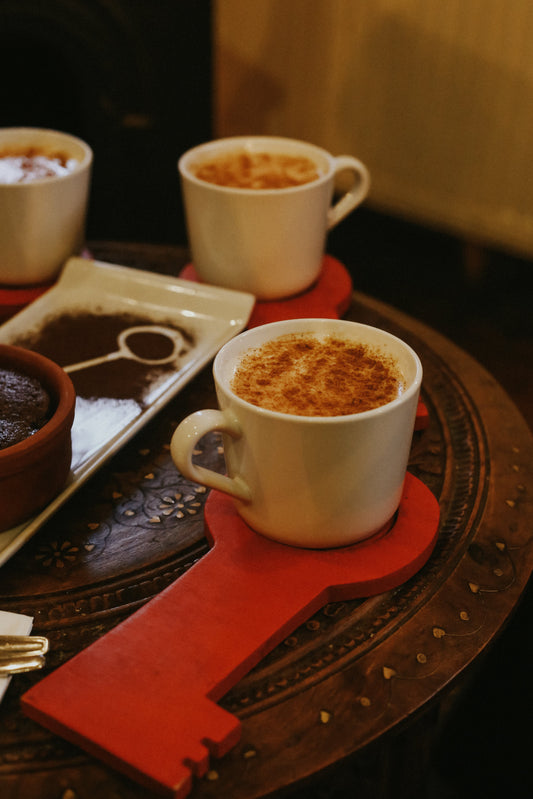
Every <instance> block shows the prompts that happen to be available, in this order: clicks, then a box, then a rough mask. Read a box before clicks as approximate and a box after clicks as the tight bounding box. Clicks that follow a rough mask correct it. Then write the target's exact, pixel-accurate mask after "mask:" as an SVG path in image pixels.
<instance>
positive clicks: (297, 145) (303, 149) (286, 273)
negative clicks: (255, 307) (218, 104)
mask: <svg viewBox="0 0 533 799" xmlns="http://www.w3.org/2000/svg"><path fill="white" fill-rule="evenodd" d="M238 151H244V152H247V153H264V152H267V153H273V154H282V155H289V156H304V157H307V158H309V159H310V160H311V161H312V162H313V163H314V164H315V165H316V167H317V171H318V174H319V177H318V178H316V179H315V180H313V181H311V182H309V183H305V184H303V185H299V186H292V187H289V188H273V189H248V188H232V187H228V186H219V185H214V184H212V183H208V182H206V181H204V180H200V179H199V178H197V177H196V176H195V173H194V169H195V167H196V166H197V165H198V164H200V163H202V162H204V161H206V160H208V159H209V160H211V159H212V158H216V157H219V156H224V155H226V154H228V153H232V152H238ZM178 169H179V173H180V177H181V187H182V194H183V199H184V206H185V216H186V223H187V231H188V239H189V246H190V249H191V253H192V260H193V263H194V266H195V269H196V272H197V273H198V275H199V277H200V279H201V280H203V281H204V282H205V283H212V284H214V285H218V286H224V287H226V288H231V289H237V290H240V291H247V292H249V293H251V294H254V295H255V296H256V297H257V298H258V299H262V300H271V299H277V298H281V297H289V296H291V295H293V294H297V293H298V292H301V291H303V290H304V289H307V288H309V287H310V286H311V285H312V284H313V282H314V281H315V280H316V279H317V277H318V275H319V274H320V269H321V265H322V258H323V255H324V248H325V242H326V236H327V232H328V230H330V229H331V228H333V227H334V226H335V225H337V224H338V223H339V222H340V221H341V220H342V219H344V217H345V216H347V215H348V214H349V213H350V212H351V211H353V209H354V208H355V207H356V206H358V205H359V204H360V203H361V202H362V201H363V200H364V199H365V197H366V195H367V194H368V190H369V187H370V177H369V174H368V170H367V169H366V167H365V166H364V164H362V163H361V161H358V160H357V159H356V158H353V157H352V156H348V155H343V156H338V157H334V156H332V155H330V153H328V152H327V151H326V150H323V149H322V148H320V147H316V146H315V145H313V144H308V143H306V142H301V141H297V140H296V139H286V138H281V137H275V136H237V137H232V138H228V139H219V140H216V141H212V142H208V143H206V144H202V145H199V146H198V147H194V148H193V149H192V150H189V151H188V152H186V153H185V154H184V155H183V156H182V157H181V158H180V159H179V161H178ZM341 173H342V178H343V181H342V182H343V186H346V185H348V188H346V189H343V193H342V196H341V197H340V198H339V199H337V200H336V202H335V203H334V204H333V205H332V199H333V195H334V189H335V180H336V177H337V178H338V177H339V176H340V175H341ZM348 175H350V176H351V179H350V180H348V179H347V176H348Z"/></svg>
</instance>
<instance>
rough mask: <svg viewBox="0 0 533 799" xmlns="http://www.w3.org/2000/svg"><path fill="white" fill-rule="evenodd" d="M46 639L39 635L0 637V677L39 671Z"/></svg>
mask: <svg viewBox="0 0 533 799" xmlns="http://www.w3.org/2000/svg"><path fill="white" fill-rule="evenodd" d="M47 652H48V639H47V638H44V637H43V636H39V635H0V677H10V676H11V675H12V674H21V673H22V672H25V671H33V670H34V669H40V668H42V667H43V666H44V664H45V654H46V653H47Z"/></svg>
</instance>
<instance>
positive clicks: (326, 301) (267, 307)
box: [180, 255, 353, 327]
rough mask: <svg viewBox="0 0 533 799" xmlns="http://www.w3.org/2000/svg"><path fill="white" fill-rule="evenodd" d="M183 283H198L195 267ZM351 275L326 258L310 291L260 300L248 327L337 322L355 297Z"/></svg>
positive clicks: (189, 267) (187, 269) (188, 270)
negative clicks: (300, 321) (291, 321)
mask: <svg viewBox="0 0 533 799" xmlns="http://www.w3.org/2000/svg"><path fill="white" fill-rule="evenodd" d="M180 277H181V278H183V279H184V280H194V281H197V280H198V276H197V274H196V271H195V269H194V266H193V265H192V264H188V265H187V266H186V267H185V268H184V269H183V271H182V272H181V274H180ZM352 290H353V286H352V279H351V277H350V273H349V272H348V270H347V269H346V267H345V266H344V264H342V263H341V262H340V261H339V260H337V259H336V258H333V256H331V255H325V256H324V262H323V266H322V271H321V272H320V275H319V277H318V280H317V281H316V283H314V284H313V285H312V286H311V287H310V288H309V289H308V290H307V291H304V292H302V293H301V294H297V295H295V296H294V297H286V298H284V299H281V300H258V301H257V302H256V304H255V307H254V309H253V311H252V315H251V317H250V320H249V322H248V327H257V326H258V325H264V324H267V323H268V322H279V321H281V320H283V319H305V318H309V319H311V318H313V317H315V318H321V319H322V318H324V319H338V318H339V317H340V316H342V315H343V314H344V313H345V311H346V310H347V308H348V307H349V305H350V300H351V296H352Z"/></svg>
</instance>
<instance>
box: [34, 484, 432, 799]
mask: <svg viewBox="0 0 533 799" xmlns="http://www.w3.org/2000/svg"><path fill="white" fill-rule="evenodd" d="M205 521H206V528H207V529H206V532H207V535H208V539H209V540H210V542H211V544H212V546H211V549H210V550H209V551H208V553H207V554H206V555H204V557H203V558H201V559H200V560H199V561H198V562H197V563H196V564H195V565H194V566H193V567H192V568H190V569H189V570H188V571H187V572H186V573H185V574H184V575H183V576H182V577H181V578H180V579H179V580H177V581H176V582H174V583H173V584H172V585H170V586H169V587H168V588H167V589H166V590H165V591H163V592H162V593H161V594H159V595H158V596H157V597H155V598H154V599H153V600H151V601H150V602H149V603H147V604H146V605H144V607H142V608H141V609H140V610H139V611H137V612H136V613H135V614H133V615H132V616H130V617H129V618H128V619H127V620H126V621H124V622H123V623H122V624H120V625H118V626H117V627H115V628H114V629H112V630H111V631H110V632H108V633H107V634H106V635H105V636H103V637H102V638H100V639H99V640H97V641H96V642H95V643H94V644H92V645H91V646H89V647H88V648H87V649H85V650H84V651H82V652H81V653H80V654H78V655H77V656H75V657H74V658H72V659H71V660H70V661H68V662H67V663H65V664H64V665H63V666H61V667H60V668H59V669H57V670H56V671H54V672H53V673H52V674H50V675H49V676H48V677H46V678H45V679H44V680H42V681H41V682H40V683H37V685H36V686H34V687H33V688H32V689H30V690H29V691H28V692H27V693H26V694H25V695H24V696H23V697H22V700H21V701H22V707H23V710H24V711H25V712H26V713H27V715H29V716H30V717H32V718H33V719H35V720H36V721H39V722H40V723H41V724H43V725H44V726H46V727H48V728H49V729H50V730H52V731H53V732H55V733H57V734H59V735H62V736H64V737H65V738H67V739H69V740H71V741H72V742H74V743H76V744H78V745H79V746H81V747H83V748H85V749H86V750H87V751H89V752H90V753H92V754H93V755H95V756H97V757H100V758H101V759H102V760H104V761H105V762H107V763H109V764H111V765H112V766H114V767H115V768H117V769H119V770H121V771H123V772H125V773H126V774H128V775H129V776H131V777H133V778H135V779H137V780H138V781H139V782H141V783H142V784H144V785H146V786H148V787H150V788H152V789H155V790H158V791H161V792H166V793H168V794H170V795H174V796H175V797H184V796H185V795H186V794H187V793H188V792H189V790H190V788H191V785H192V777H193V775H198V776H201V775H202V774H204V773H205V772H206V770H207V768H208V765H209V756H210V755H213V756H215V757H220V756H222V755H224V754H225V753H226V752H228V751H229V750H230V749H231V748H232V747H233V746H234V745H235V744H236V743H237V741H238V739H239V734H240V722H239V720H238V719H237V718H236V717H235V716H233V715H232V714H231V713H229V712H227V711H225V710H223V709H222V708H220V707H219V706H218V705H217V704H216V703H217V701H219V700H220V699H221V698H222V696H223V695H224V694H225V693H226V692H227V691H228V690H229V689H230V688H231V687H232V686H233V685H234V684H236V683H237V681H238V680H240V679H241V678H242V677H243V676H244V675H245V674H246V673H247V672H248V671H249V670H250V669H251V668H252V667H253V666H254V665H255V664H256V663H258V661H259V660H260V659H261V658H262V657H263V656H264V655H265V654H266V653H267V652H269V651H270V650H271V649H273V647H274V646H276V645H277V644H278V643H280V642H281V641H282V640H283V639H284V638H285V637H286V636H287V635H288V634H289V633H290V632H291V631H292V630H293V629H294V628H295V627H296V626H297V625H298V624H300V623H302V621H304V620H305V619H306V618H308V617H309V616H310V615H312V614H313V613H314V612H316V610H317V609H319V608H320V607H322V606H323V605H325V604H326V603H328V602H333V601H341V600H348V599H354V598H358V597H367V596H372V595H374V594H378V593H382V592H384V591H387V590H390V589H392V588H394V587H396V586H398V585H400V584H401V583H403V582H405V581H406V580H407V579H408V578H410V577H411V576H413V575H414V574H415V573H416V572H417V571H418V570H419V569H420V568H421V567H422V565H423V564H424V563H425V562H426V560H427V559H428V558H429V556H430V554H431V552H432V550H433V547H434V544H435V541H436V537H437V531H438V524H439V505H438V502H437V500H436V499H435V497H434V496H433V494H432V493H431V491H430V490H429V489H428V488H427V487H426V486H425V485H424V484H423V483H422V482H421V481H420V480H418V479H417V478H415V477H414V476H412V475H410V474H409V475H408V476H407V479H406V483H405V488H404V495H403V498H402V502H401V505H400V509H399V511H398V515H397V518H396V520H395V523H394V524H393V525H392V527H390V528H389V529H387V530H385V531H383V532H381V533H379V534H377V535H375V536H373V537H372V538H371V539H368V540H367V541H363V542H360V543H358V544H355V545H352V546H350V547H344V548H339V549H330V550H307V549H299V548H296V547H288V546H285V545H283V544H278V543H276V542H273V541H270V540H268V539H266V538H264V537H262V536H260V535H258V534H257V533H255V532H253V531H252V530H251V529H250V528H249V527H247V525H246V524H245V523H244V522H242V520H241V519H240V517H239V516H238V515H237V514H236V512H235V510H234V506H233V503H232V502H231V500H229V499H228V498H227V497H226V496H224V495H222V494H219V493H218V492H211V495H210V497H209V499H208V502H207V504H206V511H205ZM199 608H200V609H203V610H202V612H200V613H199ZM191 619H194V624H192V623H191Z"/></svg>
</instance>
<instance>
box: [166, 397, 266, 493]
mask: <svg viewBox="0 0 533 799" xmlns="http://www.w3.org/2000/svg"><path fill="white" fill-rule="evenodd" d="M214 431H220V432H222V433H227V434H228V435H230V436H231V437H232V438H240V436H241V435H242V431H241V427H240V425H239V422H238V421H237V419H235V418H234V417H232V416H229V415H228V414H226V413H224V412H223V411H217V410H203V411H196V413H191V415H190V416H187V417H186V418H185V419H184V420H183V421H182V422H180V424H179V425H178V427H177V428H176V430H175V431H174V435H173V436H172V439H171V441H170V455H171V457H172V460H173V461H174V464H175V465H176V467H177V468H178V469H179V471H180V472H181V474H182V475H183V476H184V477H187V478H188V479H189V480H193V481H194V482H195V483H200V484H201V485H205V486H208V487H209V488H215V489H217V490H218V491H222V492H224V494H229V495H230V496H232V497H235V498H236V499H240V500H242V501H243V502H249V501H250V500H251V498H252V495H251V492H250V489H249V488H248V485H247V484H246V483H245V482H244V480H243V479H242V477H239V476H237V477H227V476H226V475H224V474H219V473H218V472H214V471H213V470H212V469H206V468H205V467H204V466H198V465H197V464H195V463H193V460H192V456H193V452H194V450H195V448H196V445H197V444H198V442H199V440H200V439H201V438H202V436H204V435H206V433H210V432H214Z"/></svg>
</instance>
